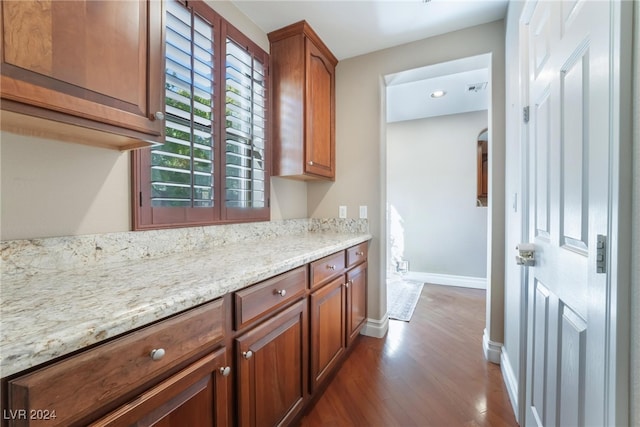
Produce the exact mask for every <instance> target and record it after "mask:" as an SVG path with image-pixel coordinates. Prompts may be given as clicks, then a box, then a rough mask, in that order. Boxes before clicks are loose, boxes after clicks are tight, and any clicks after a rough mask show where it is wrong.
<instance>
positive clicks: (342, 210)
mask: <svg viewBox="0 0 640 427" xmlns="http://www.w3.org/2000/svg"><path fill="white" fill-rule="evenodd" d="M338 216H339V217H340V218H346V217H347V207H346V206H340V208H339V209H338Z"/></svg>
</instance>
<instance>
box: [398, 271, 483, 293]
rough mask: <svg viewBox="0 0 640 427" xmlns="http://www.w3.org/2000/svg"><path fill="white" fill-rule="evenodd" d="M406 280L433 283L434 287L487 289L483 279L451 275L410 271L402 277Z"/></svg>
mask: <svg viewBox="0 0 640 427" xmlns="http://www.w3.org/2000/svg"><path fill="white" fill-rule="evenodd" d="M403 278H405V279H407V280H416V281H419V282H425V283H433V284H434V285H444V286H458V287H461V288H473V289H487V279H486V278H484V277H471V276H454V275H452V274H439V273H425V272H420V271H410V272H408V273H406V274H404V275H403Z"/></svg>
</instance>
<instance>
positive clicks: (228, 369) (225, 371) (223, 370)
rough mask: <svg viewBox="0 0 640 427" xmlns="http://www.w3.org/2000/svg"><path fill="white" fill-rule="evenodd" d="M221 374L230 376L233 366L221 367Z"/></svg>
mask: <svg viewBox="0 0 640 427" xmlns="http://www.w3.org/2000/svg"><path fill="white" fill-rule="evenodd" d="M219 371H220V374H222V376H223V377H228V376H229V374H230V373H231V367H229V366H223V367H221V368H220V369H219Z"/></svg>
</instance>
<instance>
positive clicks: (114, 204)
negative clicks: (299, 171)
mask: <svg viewBox="0 0 640 427" xmlns="http://www.w3.org/2000/svg"><path fill="white" fill-rule="evenodd" d="M209 3H210V4H211V5H212V7H213V8H214V9H216V10H217V11H218V13H220V14H221V15H222V16H223V17H225V19H227V20H229V22H231V23H232V24H233V25H234V26H236V27H237V28H238V29H240V30H241V31H242V32H244V33H245V34H247V35H248V36H249V37H251V38H252V39H253V40H254V41H255V42H256V43H257V44H259V45H260V46H261V47H262V48H263V49H265V50H267V51H268V50H269V41H268V39H267V36H266V34H265V33H264V32H262V31H261V30H260V29H259V28H258V27H257V26H256V25H255V24H254V23H253V22H251V21H250V20H249V19H248V18H246V17H245V16H244V15H243V14H242V13H241V12H240V11H239V10H238V9H237V8H236V7H235V6H233V4H232V3H231V2H229V1H214V2H209ZM0 138H1V142H0V157H1V169H0V181H1V184H0V185H1V198H0V204H1V215H2V218H1V223H0V239H2V240H10V239H25V238H36V237H50V236H65V235H78V234H94V233H107V232H116V231H127V230H130V229H131V220H130V218H131V206H130V192H131V190H130V188H131V186H130V176H131V174H130V160H129V157H130V156H129V153H120V152H118V151H112V150H108V149H104V148H92V147H89V146H84V145H80V144H71V143H65V142H58V141H51V140H45V139H37V138H31V137H24V136H18V135H13V134H9V133H6V132H2V134H1V135H0ZM306 202H307V186H306V184H305V183H303V182H295V181H287V180H283V179H279V178H274V179H273V180H272V184H271V219H272V220H278V219H288V218H305V217H307V203H306Z"/></svg>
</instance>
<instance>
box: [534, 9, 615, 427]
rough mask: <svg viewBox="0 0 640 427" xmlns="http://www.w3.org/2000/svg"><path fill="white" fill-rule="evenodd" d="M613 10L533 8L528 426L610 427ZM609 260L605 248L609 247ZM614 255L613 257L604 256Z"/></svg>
mask: <svg viewBox="0 0 640 427" xmlns="http://www.w3.org/2000/svg"><path fill="white" fill-rule="evenodd" d="M611 11H612V8H611V4H610V2H608V1H584V0H578V1H563V2H559V1H539V2H535V1H532V2H529V3H528V4H527V5H526V6H525V10H524V12H523V15H522V20H521V23H522V25H524V28H525V30H526V32H527V37H526V38H527V40H528V46H527V50H528V61H524V62H528V70H529V73H528V75H529V78H528V82H526V84H527V85H528V100H529V103H530V104H529V105H530V122H529V124H528V130H529V135H528V136H529V137H528V153H526V154H525V156H528V164H527V171H528V172H527V175H528V176H527V177H526V182H528V195H529V200H528V204H529V212H528V221H529V222H528V230H529V241H530V242H532V243H534V244H535V248H536V255H535V258H536V265H535V266H534V267H528V270H529V271H528V274H529V276H528V280H527V281H526V283H527V287H528V289H527V290H526V292H527V314H528V319H527V350H528V351H527V354H528V356H527V381H526V402H525V408H526V409H525V411H526V425H527V426H533V425H538V426H563V427H564V426H583V425H594V426H603V425H607V422H606V420H607V418H608V417H607V408H606V405H607V403H606V402H607V394H606V387H607V386H608V384H607V381H608V378H607V365H608V363H609V359H610V358H611V357H612V355H611V354H610V352H609V351H607V348H608V345H609V343H608V341H607V340H608V336H607V328H608V326H609V325H608V318H609V316H610V313H609V311H608V304H609V302H608V299H607V298H608V295H609V293H608V292H607V286H608V282H607V279H608V274H607V273H606V272H600V273H599V272H598V270H597V258H598V253H597V252H598V251H597V249H596V248H597V238H598V235H602V236H606V235H607V233H608V230H609V212H610V211H609V209H610V203H609V200H610V198H609V176H610V173H611V170H610V167H609V159H610V155H611V153H610V152H609V150H610V147H611V144H610V135H611V132H610V131H611V128H612V126H614V123H613V121H612V119H611V116H610V113H609V111H610V109H611V98H610V92H611V87H612V85H611V79H612V78H613V76H612V75H611V74H612V73H611V69H612V67H611V64H610V61H611V55H610V34H611V31H610V29H611ZM605 249H606V248H605ZM605 252H606V251H605Z"/></svg>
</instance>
